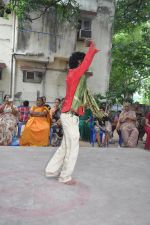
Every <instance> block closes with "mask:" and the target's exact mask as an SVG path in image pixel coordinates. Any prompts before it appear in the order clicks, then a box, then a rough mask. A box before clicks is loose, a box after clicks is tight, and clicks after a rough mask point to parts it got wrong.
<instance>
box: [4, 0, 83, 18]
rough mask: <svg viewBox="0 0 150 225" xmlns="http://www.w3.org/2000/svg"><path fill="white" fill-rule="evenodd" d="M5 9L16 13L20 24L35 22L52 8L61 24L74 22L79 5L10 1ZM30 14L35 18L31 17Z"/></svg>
mask: <svg viewBox="0 0 150 225" xmlns="http://www.w3.org/2000/svg"><path fill="white" fill-rule="evenodd" d="M7 7H9V8H10V9H11V10H13V11H14V12H15V13H16V15H17V16H18V19H19V21H20V22H23V21H25V20H30V21H33V20H36V19H38V18H40V17H41V16H42V15H44V14H46V13H47V12H49V10H51V9H52V8H53V9H55V10H56V14H57V15H58V16H59V18H60V20H61V21H62V22H63V21H68V22H72V21H73V22H74V20H76V18H77V16H78V14H79V4H78V3H77V2H76V1H75V0H10V1H9V4H8V5H7ZM68 9H69V10H68ZM32 12H36V14H37V16H35V17H32V16H31V13H32Z"/></svg>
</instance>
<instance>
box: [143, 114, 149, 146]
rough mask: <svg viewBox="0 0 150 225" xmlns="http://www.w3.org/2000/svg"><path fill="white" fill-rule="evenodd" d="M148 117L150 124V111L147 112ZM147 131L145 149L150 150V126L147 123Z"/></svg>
mask: <svg viewBox="0 0 150 225" xmlns="http://www.w3.org/2000/svg"><path fill="white" fill-rule="evenodd" d="M146 119H147V120H148V124H149V125H150V112H148V113H147V115H146ZM144 128H145V132H146V134H147V137H146V143H145V149H147V150H150V127H149V126H147V125H145V127H144Z"/></svg>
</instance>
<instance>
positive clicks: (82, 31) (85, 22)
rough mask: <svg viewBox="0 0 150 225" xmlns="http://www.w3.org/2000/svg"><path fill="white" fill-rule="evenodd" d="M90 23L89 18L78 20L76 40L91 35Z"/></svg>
mask: <svg viewBox="0 0 150 225" xmlns="http://www.w3.org/2000/svg"><path fill="white" fill-rule="evenodd" d="M91 25H92V21H91V19H87V18H85V19H81V20H79V21H78V32H77V39H78V40H83V39H85V38H91V37H92V32H91Z"/></svg>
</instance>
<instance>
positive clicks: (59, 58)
mask: <svg viewBox="0 0 150 225" xmlns="http://www.w3.org/2000/svg"><path fill="white" fill-rule="evenodd" d="M78 2H80V8H81V10H82V12H81V17H82V16H83V17H87V18H88V17H89V18H91V20H92V28H91V29H92V39H93V40H94V41H95V43H96V46H97V48H98V49H100V50H101V52H100V53H98V54H97V55H96V56H95V58H94V60H93V63H92V65H91V67H90V71H92V72H93V75H94V76H93V77H91V78H89V82H88V85H89V87H90V88H91V90H92V91H93V93H101V94H105V92H106V91H107V88H108V83H109V74H110V67H111V58H110V50H111V34H112V22H113V16H114V4H113V0H92V1H91V0H78ZM85 11H86V15H84V13H85ZM33 16H34V15H33ZM15 26H16V29H17V27H18V26H17V24H15ZM0 31H2V32H0V47H1V52H0V62H4V63H5V64H6V66H7V67H6V68H5V69H4V70H3V80H1V81H0V89H1V90H3V91H4V92H5V93H9V91H10V85H11V67H10V65H11V48H12V33H13V20H12V18H11V17H10V19H9V20H6V19H4V18H0ZM31 31H32V32H31ZM17 33H18V37H17V38H16V39H15V46H14V47H15V57H14V60H15V63H16V71H15V84H14V93H17V92H22V99H28V100H30V101H35V99H36V97H37V93H40V95H46V96H47V100H48V101H49V102H51V101H54V99H55V98H56V97H60V98H61V97H64V95H65V78H66V74H67V61H68V58H69V56H70V54H71V53H72V52H73V51H76V50H80V51H87V48H85V47H83V45H84V42H83V41H77V42H76V38H77V32H76V30H75V29H73V28H72V27H70V25H69V24H66V26H64V27H62V26H56V22H55V16H54V15H52V14H47V15H46V16H43V17H42V18H40V19H38V20H35V21H34V22H33V23H26V24H25V26H24V29H23V30H19V31H18V30H17ZM24 65H26V66H29V67H31V68H32V67H33V68H35V67H37V66H38V67H45V68H46V71H45V75H44V79H43V81H42V82H41V83H40V84H33V83H25V82H23V72H22V66H24Z"/></svg>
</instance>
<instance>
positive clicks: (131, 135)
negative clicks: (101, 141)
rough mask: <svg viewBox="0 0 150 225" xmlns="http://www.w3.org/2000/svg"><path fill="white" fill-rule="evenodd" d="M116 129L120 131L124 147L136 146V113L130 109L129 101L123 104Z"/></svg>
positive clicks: (137, 133)
mask: <svg viewBox="0 0 150 225" xmlns="http://www.w3.org/2000/svg"><path fill="white" fill-rule="evenodd" d="M116 129H117V130H120V131H121V135H122V139H123V143H124V145H125V147H131V148H134V147H136V145H137V141H138V135H139V132H138V129H137V127H136V114H135V112H134V111H132V110H130V103H125V104H124V110H123V111H122V112H121V113H120V116H119V121H118V124H117V127H116Z"/></svg>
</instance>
